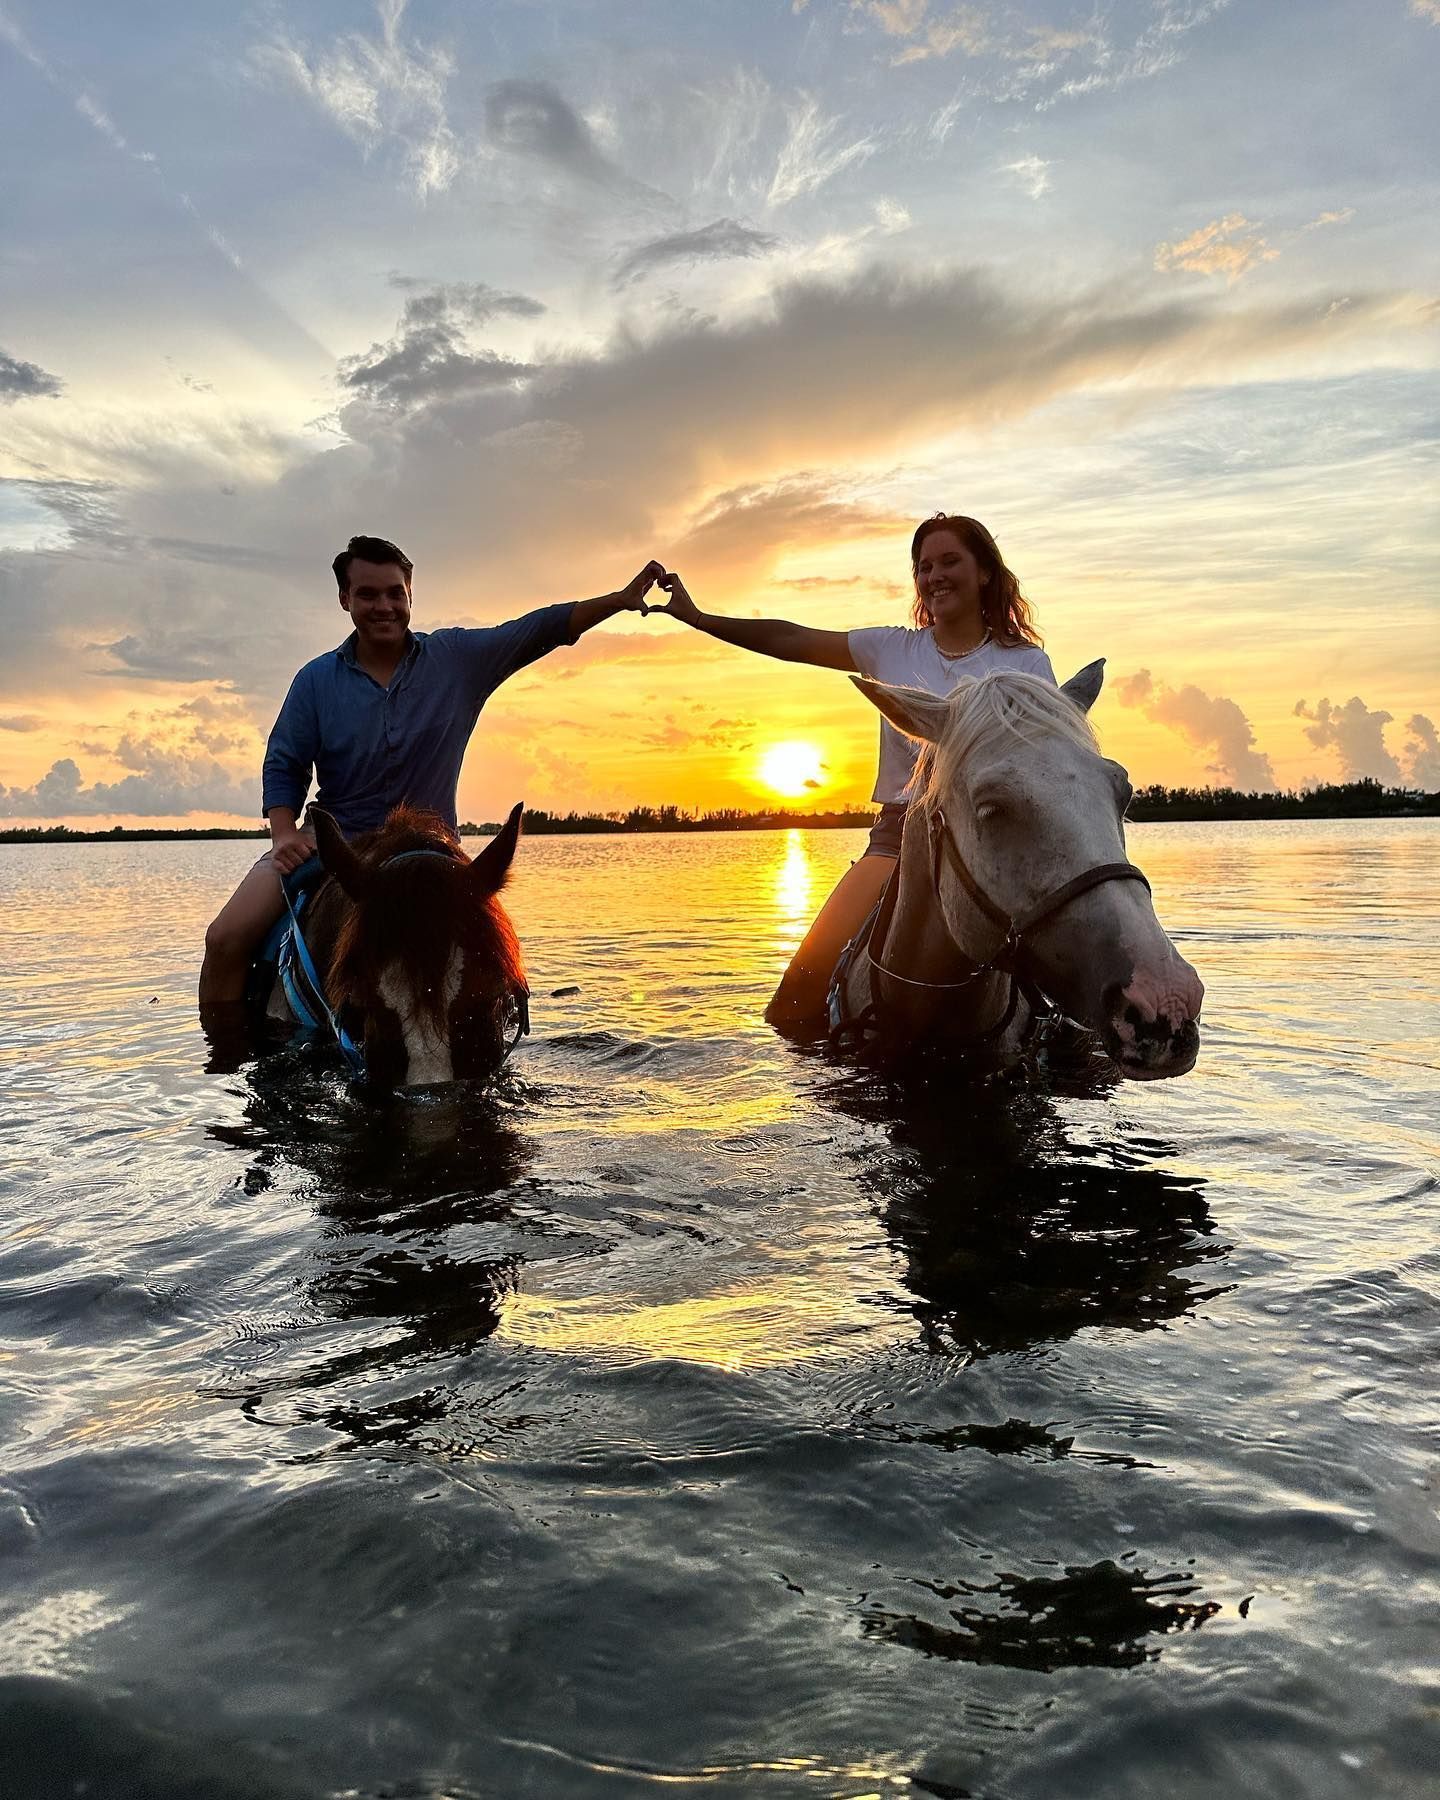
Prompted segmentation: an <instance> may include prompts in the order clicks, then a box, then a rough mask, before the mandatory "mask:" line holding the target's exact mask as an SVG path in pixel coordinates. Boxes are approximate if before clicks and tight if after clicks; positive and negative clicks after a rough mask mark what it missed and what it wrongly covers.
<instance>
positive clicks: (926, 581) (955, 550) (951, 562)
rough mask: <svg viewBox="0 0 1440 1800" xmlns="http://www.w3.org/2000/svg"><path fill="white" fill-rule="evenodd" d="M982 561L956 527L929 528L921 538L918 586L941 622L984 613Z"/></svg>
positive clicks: (960, 620) (974, 617)
mask: <svg viewBox="0 0 1440 1800" xmlns="http://www.w3.org/2000/svg"><path fill="white" fill-rule="evenodd" d="M984 585H985V584H984V577H983V575H982V573H981V569H980V565H979V563H978V562H976V560H975V558H974V556H973V555H972V554H971V553H970V551H969V549H968V548H967V547H966V545H965V544H963V543H962V542H961V540H960V538H959V537H958V536H957V535H956V533H955V532H953V531H942V530H938V529H937V530H935V531H927V532H926V533H925V536H924V537H923V538H922V539H921V541H920V559H919V561H918V562H917V563H916V565H915V586H916V588H917V590H918V591H919V594H920V598H921V599H922V600H923V601H924V602H925V604H926V606H928V607H929V609H930V616H931V618H932V619H934V621H935V623H936V624H937V625H947V624H953V625H963V624H966V623H973V622H974V621H975V620H977V619H978V618H979V617H980V600H981V596H982V594H983V592H984Z"/></svg>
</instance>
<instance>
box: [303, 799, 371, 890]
mask: <svg viewBox="0 0 1440 1800" xmlns="http://www.w3.org/2000/svg"><path fill="white" fill-rule="evenodd" d="M305 822H306V823H307V824H308V825H313V826H314V827H315V848H316V849H317V850H318V851H319V852H320V861H321V862H322V863H323V864H324V866H325V867H326V869H328V870H329V872H330V873H331V874H332V875H333V876H334V877H335V879H336V880H337V881H338V882H339V883H340V886H341V887H342V888H343V889H344V890H345V892H346V893H347V894H348V895H349V896H350V898H351V899H352V900H363V899H364V898H365V894H366V891H367V889H368V888H369V885H370V871H369V869H367V868H366V866H365V864H364V863H363V862H361V860H360V858H359V857H358V856H357V855H356V854H355V852H354V851H353V850H352V849H351V848H350V846H349V845H348V844H347V843H346V842H345V838H344V836H343V834H342V833H341V830H340V827H339V826H338V825H337V824H336V823H335V821H334V820H333V819H332V818H331V817H330V815H329V813H327V812H321V810H320V808H319V807H318V806H312V807H311V808H310V810H309V811H308V812H307V813H306V815H305Z"/></svg>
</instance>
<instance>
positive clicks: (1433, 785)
mask: <svg viewBox="0 0 1440 1800" xmlns="http://www.w3.org/2000/svg"><path fill="white" fill-rule="evenodd" d="M1437 5H1440V0H1437ZM1405 729H1406V730H1407V731H1408V732H1409V733H1410V741H1409V743H1407V744H1406V746H1405V773H1406V775H1407V777H1408V778H1409V779H1410V780H1411V781H1413V782H1414V784H1415V786H1416V787H1419V788H1424V790H1425V792H1426V793H1427V794H1433V793H1434V792H1435V791H1436V789H1437V788H1440V736H1437V735H1436V731H1435V727H1434V725H1433V723H1432V722H1431V721H1430V720H1429V719H1427V718H1426V717H1425V715H1424V713H1412V714H1411V715H1410V717H1409V719H1407V720H1406V722H1405Z"/></svg>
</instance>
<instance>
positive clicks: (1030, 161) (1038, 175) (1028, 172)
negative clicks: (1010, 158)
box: [1000, 156, 1054, 200]
mask: <svg viewBox="0 0 1440 1800" xmlns="http://www.w3.org/2000/svg"><path fill="white" fill-rule="evenodd" d="M1053 167H1054V165H1053V163H1050V162H1047V161H1046V160H1045V158H1044V157H1043V156H1022V157H1020V158H1018V159H1017V160H1016V161H1015V162H1008V163H1001V164H1000V173H1001V174H1002V175H1013V176H1014V177H1015V179H1016V180H1017V181H1018V182H1019V183H1020V186H1021V187H1022V188H1024V190H1025V192H1026V193H1027V194H1028V195H1029V196H1030V198H1031V199H1032V200H1038V199H1040V197H1041V196H1042V195H1043V194H1048V193H1049V192H1050V170H1051V169H1052V168H1053Z"/></svg>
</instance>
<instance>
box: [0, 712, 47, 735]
mask: <svg viewBox="0 0 1440 1800" xmlns="http://www.w3.org/2000/svg"><path fill="white" fill-rule="evenodd" d="M44 723H45V721H44V719H42V718H41V717H40V714H39V713H11V714H10V715H9V717H8V718H4V717H0V731H39V730H40V728H41V727H42V726H43V725H44Z"/></svg>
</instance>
